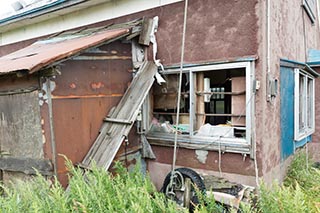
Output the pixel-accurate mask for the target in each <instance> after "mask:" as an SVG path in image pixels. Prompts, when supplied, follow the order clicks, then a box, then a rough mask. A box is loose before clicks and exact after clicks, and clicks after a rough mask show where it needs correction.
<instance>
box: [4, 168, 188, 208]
mask: <svg viewBox="0 0 320 213" xmlns="http://www.w3.org/2000/svg"><path fill="white" fill-rule="evenodd" d="M69 167H70V169H71V174H72V178H71V179H70V185H69V188H68V190H67V191H65V190H64V189H63V188H62V187H61V185H60V184H59V183H58V181H54V183H53V184H52V183H51V182H48V181H47V180H45V179H44V178H43V177H41V176H38V177H35V178H34V179H33V180H31V181H30V182H28V183H24V182H21V181H19V182H16V183H14V184H12V186H11V187H3V189H4V196H2V197H0V207H1V208H0V212H15V213H16V212H141V213H144V212H186V210H184V209H181V208H178V207H177V205H176V204H175V203H173V202H170V201H167V200H166V198H165V197H164V195H163V194H162V193H158V192H157V191H156V189H155V187H154V186H153V185H152V183H151V181H150V179H149V178H148V177H144V176H143V175H142V173H141V172H140V168H139V167H137V168H136V169H135V170H134V171H133V172H131V173H128V172H127V171H126V169H124V168H123V167H122V166H120V164H117V167H118V168H117V172H118V173H117V175H115V176H113V175H111V174H107V173H106V172H105V171H103V170H101V169H99V168H97V167H94V168H93V170H92V171H91V172H87V173H86V174H85V178H84V176H83V173H82V171H81V170H80V169H77V168H74V167H71V166H69Z"/></svg>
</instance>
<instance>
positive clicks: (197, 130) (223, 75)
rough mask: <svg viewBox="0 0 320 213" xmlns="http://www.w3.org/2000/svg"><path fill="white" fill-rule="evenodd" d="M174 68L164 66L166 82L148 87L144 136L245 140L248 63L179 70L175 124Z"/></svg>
mask: <svg viewBox="0 0 320 213" xmlns="http://www.w3.org/2000/svg"><path fill="white" fill-rule="evenodd" d="M178 73H179V70H166V71H165V72H163V73H162V74H163V76H164V78H165V79H166V83H164V84H162V85H154V87H153V94H152V102H153V113H152V116H153V118H152V119H151V120H152V121H151V125H150V131H149V135H150V134H151V135H153V137H156V136H157V135H158V136H159V139H161V137H165V138H166V139H168V138H170V135H171V136H172V135H174V134H173V133H175V131H178V134H179V136H180V137H182V138H183V140H182V141H184V142H193V143H211V144H214V143H225V144H226V145H228V144H233V145H234V144H247V145H250V144H251V139H250V138H251V126H252V121H251V119H252V115H251V112H252V107H253V95H254V92H253V89H252V85H253V80H252V79H253V74H252V73H253V62H238V63H227V64H217V65H207V66H195V67H192V68H188V69H184V70H183V74H182V85H181V102H180V106H179V107H180V116H179V117H180V119H179V123H178V126H177V125H176V112H177V95H178V88H179V84H178V82H179V74H178ZM247 91H249V92H247ZM164 134H165V136H164ZM248 147H249V146H248ZM248 149H249V148H248ZM248 149H246V150H248Z"/></svg>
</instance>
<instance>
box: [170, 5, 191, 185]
mask: <svg viewBox="0 0 320 213" xmlns="http://www.w3.org/2000/svg"><path fill="white" fill-rule="evenodd" d="M187 11H188V0H185V3H184V17H183V32H182V43H181V60H180V71H179V89H178V100H177V114H176V115H177V116H176V128H178V125H179V115H180V101H181V84H182V69H183V61H184V47H185V37H186V28H187ZM177 143H178V131H175V135H174V150H173V160H172V172H171V180H170V182H171V183H172V180H173V173H174V170H175V167H176V160H177Z"/></svg>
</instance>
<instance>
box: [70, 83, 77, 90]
mask: <svg viewBox="0 0 320 213" xmlns="http://www.w3.org/2000/svg"><path fill="white" fill-rule="evenodd" d="M69 87H70V88H71V89H75V88H77V85H76V84H75V83H71V84H70V85H69Z"/></svg>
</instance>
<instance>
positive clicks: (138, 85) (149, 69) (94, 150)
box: [82, 62, 157, 170]
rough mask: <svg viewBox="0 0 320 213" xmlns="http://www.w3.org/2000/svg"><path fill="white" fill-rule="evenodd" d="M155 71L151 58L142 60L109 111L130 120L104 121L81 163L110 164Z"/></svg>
mask: <svg viewBox="0 0 320 213" xmlns="http://www.w3.org/2000/svg"><path fill="white" fill-rule="evenodd" d="M156 72H157V66H156V65H155V64H154V62H145V63H144V64H143V65H142V66H141V68H140V69H139V71H138V72H137V74H136V76H135V77H134V78H133V80H132V82H131V85H130V86H129V88H128V89H127V91H126V93H125V94H124V95H123V97H122V99H121V100H120V102H119V104H118V105H117V107H116V108H115V109H114V110H113V112H112V113H111V115H110V119H114V120H125V121H128V122H131V124H128V123H125V124H123V123H117V122H116V123H112V122H108V123H107V124H104V125H103V127H102V129H101V132H100V134H99V135H98V137H97V139H96V141H95V142H94V144H93V146H92V147H91V149H90V150H89V152H88V153H87V155H86V156H85V158H84V159H83V161H82V164H83V165H85V166H87V167H90V166H91V164H92V163H93V162H95V163H96V164H97V165H98V166H100V167H102V168H104V169H106V170H107V169H108V168H109V167H110V164H111V163H112V161H113V159H114V157H115V155H116V153H117V151H118V150H119V148H120V146H121V143H122V142H123V140H124V139H125V138H126V137H127V135H128V134H129V131H130V129H131V128H132V125H133V123H134V121H135V120H136V117H137V115H138V112H139V109H140V107H141V105H142V103H143V101H144V99H145V98H146V96H147V94H148V92H149V90H150V88H151V86H152V84H153V82H154V75H155V73H156Z"/></svg>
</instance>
